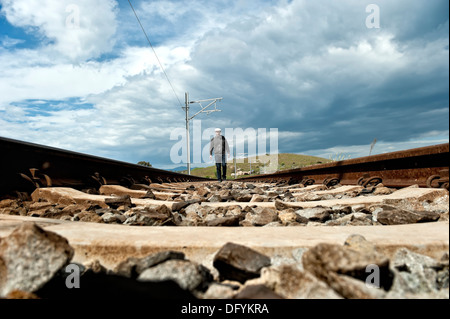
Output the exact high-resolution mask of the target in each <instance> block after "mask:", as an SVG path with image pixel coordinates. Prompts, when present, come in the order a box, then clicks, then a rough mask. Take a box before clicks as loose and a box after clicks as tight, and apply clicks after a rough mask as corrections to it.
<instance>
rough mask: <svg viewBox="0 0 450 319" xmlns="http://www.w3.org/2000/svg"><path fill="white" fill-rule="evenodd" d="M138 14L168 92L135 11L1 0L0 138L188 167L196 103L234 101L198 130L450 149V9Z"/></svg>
mask: <svg viewBox="0 0 450 319" xmlns="http://www.w3.org/2000/svg"><path fill="white" fill-rule="evenodd" d="M131 3H132V4H133V6H134V8H135V9H136V12H137V15H138V16H139V18H140V19H141V22H142V25H143V26H144V29H145V31H146V33H147V35H148V37H149V39H150V41H151V43H152V44H153V47H154V49H155V52H156V54H157V56H158V58H159V60H160V62H161V64H162V65H163V67H164V69H165V71H166V74H167V76H168V78H169V79H170V82H171V84H172V86H171V85H170V83H169V82H168V81H167V79H166V77H165V75H164V73H163V72H162V70H161V67H160V65H159V63H158V60H157V58H156V56H155V54H154V52H153V50H152V49H151V47H150V46H149V44H148V42H147V40H146V38H145V35H144V33H143V32H142V30H141V28H140V26H139V24H138V21H137V19H136V17H135V16H134V13H133V11H132V9H131V7H130V5H129V2H128V1H127V0H0V70H1V72H0V136H2V137H7V138H12V139H18V140H25V141H28V142H32V143H37V144H44V145H49V146H53V147H58V148H63V149H68V150H72V151H76V152H81V153H87V154H92V155H96V156H101V157H108V158H113V159H117V160H121V161H126V162H131V163H137V162H138V161H148V162H150V163H152V164H153V165H154V166H156V167H159V168H170V167H175V166H180V163H174V162H173V159H171V156H170V154H171V150H173V148H174V145H176V143H177V142H179V143H181V142H180V141H182V137H181V136H180V137H179V138H178V139H177V140H174V139H172V140H171V133H172V135H173V133H174V132H179V131H182V129H183V128H184V126H185V120H184V116H185V115H184V111H183V110H182V106H183V103H184V93H185V92H189V94H190V98H191V100H200V99H209V98H215V97H223V98H224V99H223V101H222V102H220V103H219V104H218V107H219V108H220V110H222V112H220V113H212V114H210V115H206V114H201V115H199V116H197V117H196V120H201V125H202V130H205V129H207V128H215V127H221V128H222V129H225V128H231V129H236V128H242V129H243V130H245V129H248V128H253V129H255V130H257V129H266V130H267V131H269V130H270V129H271V128H276V129H278V150H279V152H282V153H287V152H288V153H299V154H307V155H316V156H322V157H325V158H329V157H330V156H331V157H334V156H337V155H338V154H344V155H345V156H347V157H351V158H356V157H360V156H367V155H368V153H369V151H370V144H371V143H372V141H373V140H374V139H375V138H376V139H377V141H378V142H377V144H376V145H375V147H374V149H373V152H372V154H380V153H385V152H391V151H396V150H404V149H409V148H415V147H422V146H427V145H435V144H441V143H448V141H449V120H448V116H449V62H448V59H449V2H448V0H412V1H411V0H408V1H406V0H395V1H392V0H369V1H365V0H340V1H332V0H317V1H311V0H291V1H289V0H249V1H246V0H231V1H230V0H227V1H225V0H218V1H216V0H164V1H149V0H132V1H131ZM370 4H375V5H376V8H378V9H379V14H378V13H377V10H374V9H373V8H374V7H373V6H371V7H369V8H368V6H369V5H370ZM377 23H379V28H378V27H377V25H376V24H377ZM369 26H370V27H369ZM172 87H173V89H172ZM199 108H200V106H199V105H198V104H191V112H192V113H193V112H195V111H198V110H199ZM206 135H208V134H206ZM206 137H207V136H206ZM206 137H205V140H203V141H202V144H201V145H202V147H203V146H204V145H207V144H208V141H207V138H206ZM172 138H173V136H172ZM236 143H237V142H236ZM268 148H269V147H268ZM179 154H181V151H180V153H179ZM209 164H210V163H209Z"/></svg>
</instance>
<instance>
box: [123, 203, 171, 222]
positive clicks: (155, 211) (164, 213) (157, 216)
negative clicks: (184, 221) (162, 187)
mask: <svg viewBox="0 0 450 319" xmlns="http://www.w3.org/2000/svg"><path fill="white" fill-rule="evenodd" d="M128 216H129V217H128V218H127V219H126V220H125V222H124V225H133V226H163V225H174V220H173V216H172V213H171V211H170V209H169V208H168V207H167V206H166V205H151V206H146V207H144V208H136V209H133V210H132V211H131V216H130V215H128Z"/></svg>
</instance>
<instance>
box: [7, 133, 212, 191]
mask: <svg viewBox="0 0 450 319" xmlns="http://www.w3.org/2000/svg"><path fill="white" fill-rule="evenodd" d="M0 154H2V155H1V158H0V169H1V176H2V182H1V184H0V196H4V195H9V194H15V193H16V192H32V191H34V190H35V189H36V188H40V187H71V188H74V189H78V190H81V189H88V188H96V189H98V188H99V187H100V186H102V185H105V184H116V185H122V186H126V187H132V186H133V185H134V184H149V183H171V182H193V181H204V180H205V179H204V178H200V177H196V176H189V175H184V174H179V173H175V172H170V171H165V170H160V169H156V168H151V167H145V166H141V165H134V164H130V163H125V162H120V161H115V160H111V159H106V158H101V157H96V156H90V155H86V154H81V153H76V152H71V151H66V150H62V149H58V148H53V147H48V146H43V145H38V144H32V143H27V142H22V141H17V140H13V139H8V138H3V137H0Z"/></svg>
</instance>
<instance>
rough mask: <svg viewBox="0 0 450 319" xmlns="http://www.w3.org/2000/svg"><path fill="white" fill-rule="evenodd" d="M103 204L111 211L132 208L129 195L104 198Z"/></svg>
mask: <svg viewBox="0 0 450 319" xmlns="http://www.w3.org/2000/svg"><path fill="white" fill-rule="evenodd" d="M105 204H106V205H108V206H109V207H111V208H113V209H117V208H118V207H120V206H125V207H128V208H131V207H132V203H131V197H130V195H123V196H117V197H109V198H105Z"/></svg>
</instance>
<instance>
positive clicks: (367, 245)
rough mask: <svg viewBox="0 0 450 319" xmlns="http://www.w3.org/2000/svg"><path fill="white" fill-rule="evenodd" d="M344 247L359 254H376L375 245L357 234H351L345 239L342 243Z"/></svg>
mask: <svg viewBox="0 0 450 319" xmlns="http://www.w3.org/2000/svg"><path fill="white" fill-rule="evenodd" d="M344 246H346V247H349V248H351V249H353V250H356V251H358V252H361V253H368V254H373V253H376V247H375V245H374V244H373V243H372V242H370V241H368V240H367V239H366V238H365V237H364V236H362V235H359V234H353V235H350V236H349V237H347V239H346V240H345V242H344Z"/></svg>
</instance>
